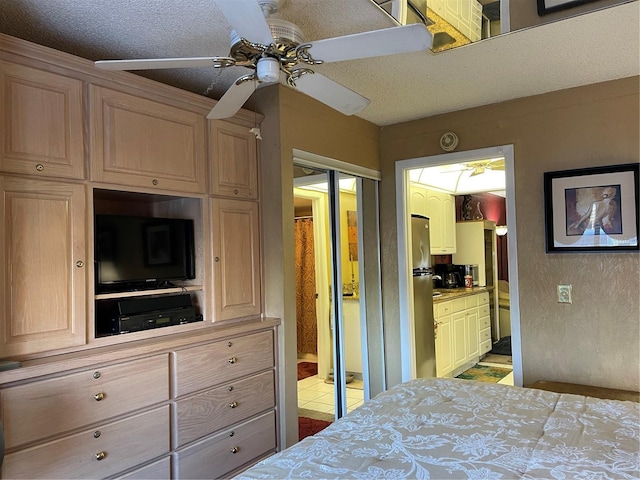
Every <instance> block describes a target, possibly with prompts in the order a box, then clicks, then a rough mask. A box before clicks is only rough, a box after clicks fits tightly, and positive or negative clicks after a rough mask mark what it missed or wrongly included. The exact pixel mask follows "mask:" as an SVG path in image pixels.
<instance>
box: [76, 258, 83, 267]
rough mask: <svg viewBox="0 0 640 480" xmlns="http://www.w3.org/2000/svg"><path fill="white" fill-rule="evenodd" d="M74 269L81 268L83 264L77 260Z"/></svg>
mask: <svg viewBox="0 0 640 480" xmlns="http://www.w3.org/2000/svg"><path fill="white" fill-rule="evenodd" d="M76 267H78V268H82V267H84V262H83V261H82V260H78V261H77V262H76Z"/></svg>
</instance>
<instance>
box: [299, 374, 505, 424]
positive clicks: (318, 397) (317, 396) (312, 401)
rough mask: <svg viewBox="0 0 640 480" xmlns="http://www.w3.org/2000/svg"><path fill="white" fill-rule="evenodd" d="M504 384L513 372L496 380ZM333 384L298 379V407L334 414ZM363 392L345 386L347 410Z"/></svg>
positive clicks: (314, 378)
mask: <svg viewBox="0 0 640 480" xmlns="http://www.w3.org/2000/svg"><path fill="white" fill-rule="evenodd" d="M479 364H480V365H488V366H492V367H502V368H510V367H511V365H505V364H502V363H491V362H479ZM498 383H502V384H504V385H513V372H511V373H510V374H509V375H507V376H506V377H504V378H503V379H501V380H500V381H498ZM333 395H334V393H333V384H332V383H331V384H330V383H324V380H322V379H321V378H318V376H317V375H313V376H312V377H307V378H304V379H302V380H300V381H298V408H305V409H307V410H314V411H316V412H322V413H328V414H332V415H333V414H334V413H335V410H334V404H333V402H334V396H333ZM363 400H364V392H363V391H362V390H359V389H356V388H347V411H348V412H350V411H351V410H353V409H355V408H356V407H358V406H359V405H362V402H363Z"/></svg>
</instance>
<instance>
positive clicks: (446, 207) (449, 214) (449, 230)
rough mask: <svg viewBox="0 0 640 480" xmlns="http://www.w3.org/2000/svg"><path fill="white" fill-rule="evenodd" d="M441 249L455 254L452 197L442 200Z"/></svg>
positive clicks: (447, 196)
mask: <svg viewBox="0 0 640 480" xmlns="http://www.w3.org/2000/svg"><path fill="white" fill-rule="evenodd" d="M442 248H443V250H445V251H446V252H447V253H448V254H451V253H456V200H455V197H454V196H453V195H444V197H443V199H442Z"/></svg>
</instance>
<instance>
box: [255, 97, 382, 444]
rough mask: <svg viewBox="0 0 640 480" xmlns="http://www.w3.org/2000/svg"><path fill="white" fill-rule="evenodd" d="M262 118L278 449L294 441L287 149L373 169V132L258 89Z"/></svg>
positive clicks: (313, 105) (309, 102) (314, 105)
mask: <svg viewBox="0 0 640 480" xmlns="http://www.w3.org/2000/svg"><path fill="white" fill-rule="evenodd" d="M255 96H256V104H257V105H258V107H257V108H258V110H259V112H260V113H263V114H264V115H265V120H264V121H263V123H262V126H261V129H262V138H263V141H262V144H261V156H262V160H261V204H262V210H261V211H262V215H261V218H262V224H263V227H264V228H263V253H264V267H265V272H264V278H265V285H264V291H265V314H266V315H268V316H274V317H278V318H281V319H282V326H281V328H280V332H279V338H278V341H279V347H280V348H279V365H280V367H281V370H280V376H279V387H280V393H281V399H280V401H281V404H282V405H283V407H284V408H283V409H282V410H281V411H284V412H285V415H286V418H285V417H282V418H281V422H280V427H281V438H282V439H283V440H282V446H289V445H292V444H293V443H295V442H296V441H297V439H298V422H297V405H296V398H297V394H296V391H297V385H296V379H297V375H296V358H297V342H296V331H295V327H296V317H295V313H296V303H295V264H294V237H293V217H294V210H293V149H294V148H295V149H298V150H303V151H305V152H309V153H313V154H316V155H321V156H324V157H329V158H332V159H334V160H340V161H343V162H348V163H352V164H355V165H359V166H362V167H366V168H370V169H374V170H379V169H380V168H379V162H378V159H379V157H380V155H379V141H380V138H379V127H377V126H376V125H374V124H372V123H369V122H367V121H365V120H362V119H360V118H358V117H345V116H344V115H342V114H340V113H338V112H336V111H335V110H333V109H331V108H329V107H326V106H325V105H323V104H320V103H318V102H317V101H315V100H313V99H311V98H310V97H308V96H306V95H302V94H300V93H298V92H295V91H293V90H292V89H290V88H287V87H283V86H280V85H276V86H273V87H268V88H264V89H259V90H258V91H257V92H256V94H255Z"/></svg>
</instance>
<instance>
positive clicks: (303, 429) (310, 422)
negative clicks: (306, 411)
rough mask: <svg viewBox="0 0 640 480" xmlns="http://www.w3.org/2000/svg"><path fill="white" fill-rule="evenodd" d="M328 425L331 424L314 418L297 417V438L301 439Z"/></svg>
mask: <svg viewBox="0 0 640 480" xmlns="http://www.w3.org/2000/svg"><path fill="white" fill-rule="evenodd" d="M329 425H331V422H327V421H324V420H316V419H315V418H307V417H298V439H299V440H302V439H303V438H305V437H309V436H311V435H315V434H316V433H318V432H319V431H321V430H324V429H325V428H327V427H328V426H329Z"/></svg>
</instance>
